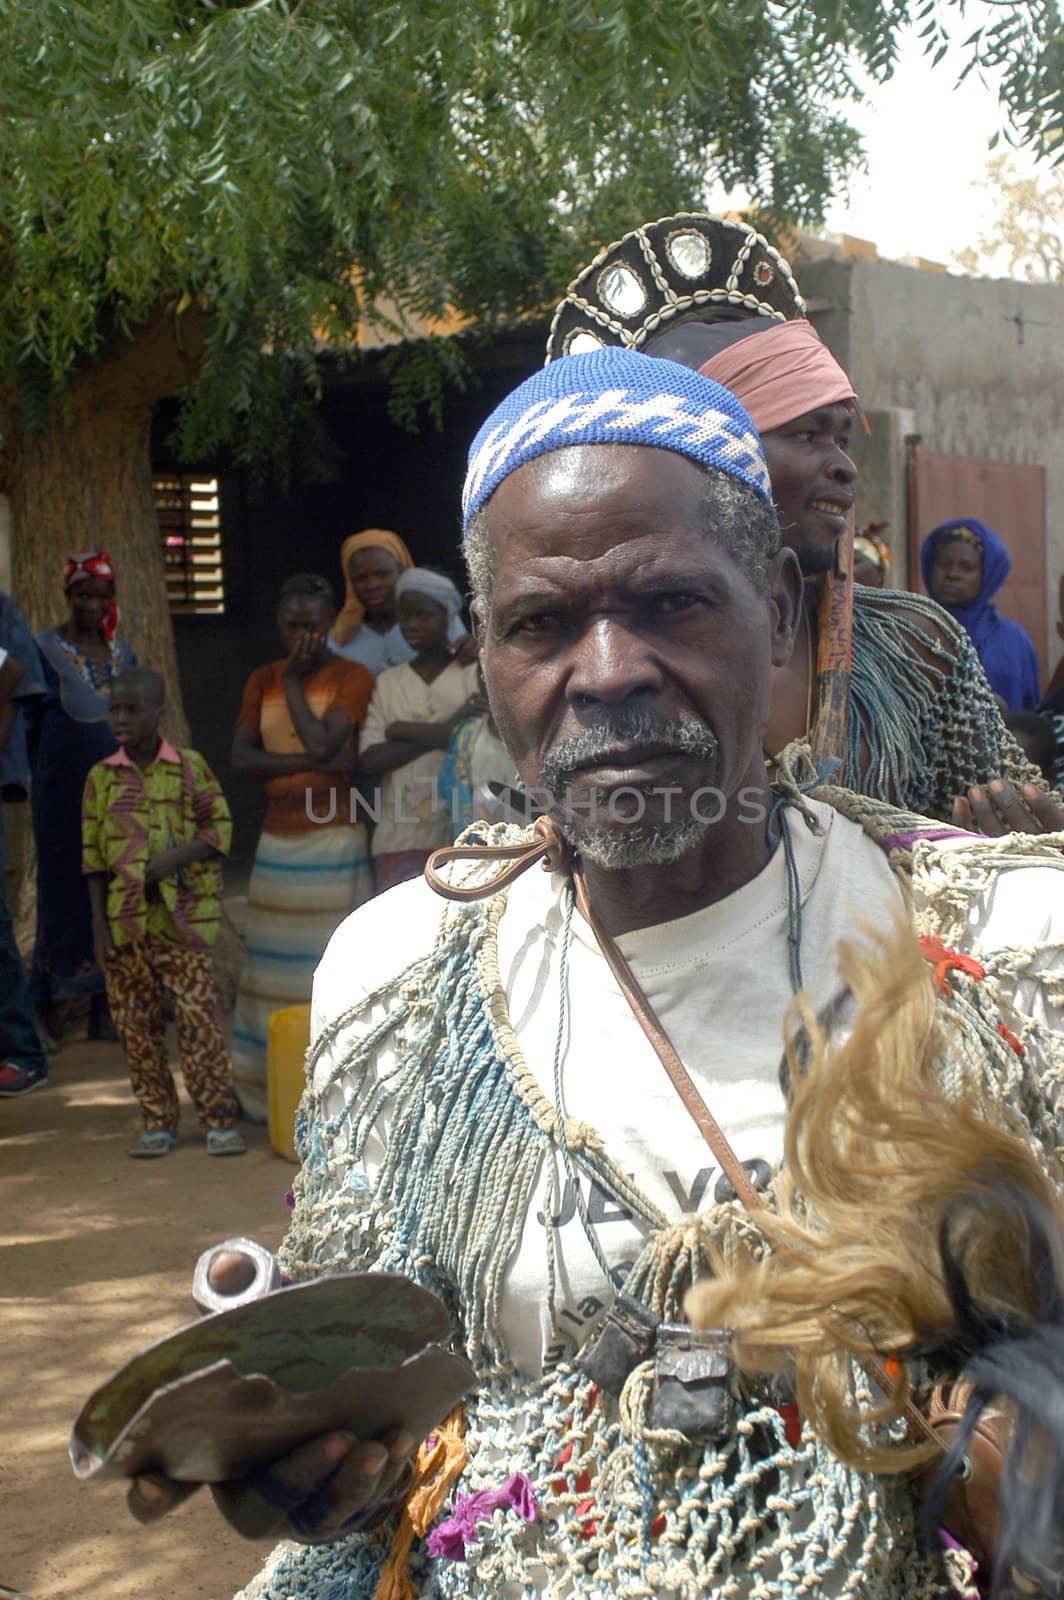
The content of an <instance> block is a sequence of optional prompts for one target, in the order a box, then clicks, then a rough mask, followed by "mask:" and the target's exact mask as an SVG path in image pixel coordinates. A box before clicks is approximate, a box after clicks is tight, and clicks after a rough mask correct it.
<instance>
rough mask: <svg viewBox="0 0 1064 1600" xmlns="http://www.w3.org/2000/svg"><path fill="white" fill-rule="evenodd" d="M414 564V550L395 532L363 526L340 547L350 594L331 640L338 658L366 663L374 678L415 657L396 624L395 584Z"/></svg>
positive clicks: (336, 622)
mask: <svg viewBox="0 0 1064 1600" xmlns="http://www.w3.org/2000/svg"><path fill="white" fill-rule="evenodd" d="M413 565H414V561H413V557H412V556H411V554H410V551H409V550H408V549H407V547H406V545H405V544H404V543H403V541H402V539H400V537H399V535H398V534H397V533H392V532H391V530H390V529H389V528H363V529H362V531H361V533H352V534H351V535H350V536H349V537H348V538H346V539H345V540H344V542H343V544H342V545H341V546H340V570H341V572H342V573H343V577H344V589H345V591H346V592H345V598H344V604H343V608H342V610H341V611H340V613H339V615H338V616H337V618H336V621H335V623H334V624H333V629H332V633H331V634H330V635H329V642H330V644H331V645H332V648H333V650H334V651H335V652H336V654H337V655H341V656H344V657H346V659H347V660H348V661H360V662H361V663H362V665H363V666H364V667H368V668H369V670H370V672H372V673H373V676H374V677H376V676H377V674H378V673H380V672H383V671H384V668H385V667H397V666H399V665H401V664H402V662H404V661H409V659H410V651H409V647H408V646H407V644H406V641H405V640H404V638H403V636H402V634H401V633H400V632H399V628H398V626H397V624H396V611H395V586H396V584H397V583H398V581H399V574H400V573H401V572H406V571H407V570H408V569H409V568H410V567H412V566H413Z"/></svg>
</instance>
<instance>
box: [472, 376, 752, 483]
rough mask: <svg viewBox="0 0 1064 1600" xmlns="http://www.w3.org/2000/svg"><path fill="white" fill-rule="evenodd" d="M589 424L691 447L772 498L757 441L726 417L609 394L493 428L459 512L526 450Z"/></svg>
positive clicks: (541, 409)
mask: <svg viewBox="0 0 1064 1600" xmlns="http://www.w3.org/2000/svg"><path fill="white" fill-rule="evenodd" d="M593 423H598V424H599V425H600V427H601V428H602V429H603V431H604V432H615V433H627V434H629V435H634V436H635V437H632V439H631V442H632V443H633V444H650V445H652V444H658V443H660V442H663V440H664V438H666V437H671V438H673V439H675V441H676V443H677V444H684V445H689V446H693V447H694V451H695V452H697V454H696V459H697V460H700V461H702V462H703V463H704V465H706V466H713V465H714V458H716V461H717V463H718V464H719V465H720V466H721V468H722V469H723V470H724V471H727V470H728V467H729V466H731V467H733V468H737V469H738V470H739V472H741V473H742V474H743V475H744V476H745V477H747V478H748V479H750V480H751V481H752V482H754V483H756V484H757V485H758V486H759V487H760V489H761V490H762V492H763V493H764V494H765V495H766V497H767V496H768V495H769V494H770V487H769V478H768V472H767V470H766V468H765V463H764V458H763V457H762V455H761V441H760V439H759V438H758V435H757V434H756V433H754V432H752V431H751V430H750V429H746V428H741V427H740V426H739V424H738V423H737V422H736V421H735V419H734V417H730V416H729V415H728V413H727V412H726V411H718V410H717V408H716V407H715V406H708V407H707V408H706V409H705V410H704V411H689V410H688V409H687V407H686V404H685V402H684V400H683V399H682V397H681V396H679V395H672V394H655V395H652V396H650V397H649V398H647V399H638V398H635V397H633V394H632V391H631V390H630V389H607V390H605V391H604V392H603V393H602V394H599V395H595V396H593V397H592V398H591V399H585V398H584V396H583V395H580V394H567V395H562V396H561V397H560V398H559V399H557V400H536V401H534V402H533V404H532V405H530V406H529V407H528V408H527V410H525V411H522V413H521V414H520V416H518V417H515V418H514V419H513V420H512V421H511V422H505V423H500V424H499V425H498V427H496V428H493V429H492V431H491V432H490V433H489V434H488V436H487V438H486V439H485V440H484V442H483V443H482V444H481V446H480V448H479V450H478V451H477V453H476V455H475V456H473V457H472V459H471V460H470V463H469V470H468V472H467V473H466V481H465V487H464V489H463V492H462V505H463V508H464V509H468V507H469V506H470V505H471V504H472V502H473V501H474V500H475V499H477V498H478V496H479V494H480V491H481V488H482V486H483V484H484V483H485V481H486V480H487V479H489V478H493V477H496V476H497V475H500V474H502V472H503V469H504V468H506V467H507V465H508V463H510V462H511V461H513V460H514V458H515V457H519V456H520V455H522V454H523V453H524V451H525V450H527V449H528V448H529V446H532V445H537V444H541V443H542V442H543V440H544V439H547V438H550V437H551V436H557V437H559V438H564V437H565V436H566V435H571V434H576V433H582V432H583V431H584V430H585V429H586V428H588V427H589V426H590V425H591V424H593ZM586 442H593V441H586ZM700 445H701V446H702V447H703V448H702V449H701V450H699V449H698V446H700ZM707 446H708V448H706V447H707ZM693 453H694V452H693Z"/></svg>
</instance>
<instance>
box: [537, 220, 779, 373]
mask: <svg viewBox="0 0 1064 1600" xmlns="http://www.w3.org/2000/svg"><path fill="white" fill-rule="evenodd" d="M805 309H806V308H805V301H804V300H803V299H802V297H801V294H800V293H799V290H798V284H797V282H796V280H795V276H794V273H793V272H792V271H791V269H790V267H789V266H788V264H787V262H786V261H785V260H784V258H783V257H782V256H781V255H780V253H779V251H778V250H776V249H774V248H773V246H772V245H770V244H769V242H768V240H767V239H765V238H764V236H763V235H762V234H760V233H758V232H756V230H755V229H753V228H751V227H750V226H749V225H748V224H747V223H745V222H738V221H730V220H727V219H725V218H724V217H711V216H707V215H704V214H702V213H701V212H694V211H690V212H681V213H680V214H679V215H677V216H674V217H662V218H660V219H659V220H658V221H657V222H648V223H646V224H644V226H643V227H641V228H633V230H632V232H631V233H626V234H625V235H624V238H623V239H618V240H617V241H616V242H615V243H614V244H611V245H607V246H606V248H605V249H604V250H600V251H599V253H598V255H597V256H596V257H595V259H594V261H592V262H591V264H590V266H587V267H585V268H584V270H583V271H582V272H581V273H579V274H578V276H577V277H575V278H574V279H573V281H572V283H571V284H570V285H569V287H568V289H567V290H566V293H565V298H564V300H562V302H561V304H560V305H559V306H558V309H557V310H556V311H555V313H554V320H553V321H552V323H551V328H550V335H549V337H548V339H547V360H548V361H554V360H556V359H557V358H558V357H559V356H568V355H580V354H583V353H585V352H587V351H590V350H597V349H599V348H600V347H601V346H603V345H617V344H620V345H625V346H627V348H628V349H630V350H644V349H646V347H647V345H648V343H649V342H650V341H652V340H654V339H655V337H656V336H657V335H659V334H661V333H663V332H664V331H665V330H666V329H667V328H669V327H670V326H673V327H675V326H678V325H679V324H681V323H684V322H693V321H697V322H718V321H720V322H724V321H733V320H745V319H746V318H748V317H770V318H772V319H773V321H776V322H788V321H790V320H792V319H793V318H795V317H803V316H804V315H805ZM661 353H662V354H665V353H666V352H665V351H662V352H661Z"/></svg>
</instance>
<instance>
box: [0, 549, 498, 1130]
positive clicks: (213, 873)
mask: <svg viewBox="0 0 1064 1600" xmlns="http://www.w3.org/2000/svg"><path fill="white" fill-rule="evenodd" d="M341 563H342V571H343V578H344V586H345V599H344V604H343V607H342V609H341V610H340V612H339V614H337V611H336V606H335V601H334V595H333V589H332V585H331V584H330V583H329V581H328V580H327V579H326V578H324V577H321V576H318V575H317V574H313V573H297V574H295V575H294V576H293V577H291V578H290V579H289V580H288V581H287V582H286V583H285V584H284V585H283V586H282V589H281V593H280V596H279V599H278V608H277V626H278V632H279V636H280V649H281V654H280V656H279V658H278V659H276V660H274V661H271V662H269V663H267V664H266V665H264V666H262V667H260V668H258V669H257V670H256V671H255V672H253V673H252V675H251V677H250V678H249V680H248V682H247V684H246V685H245V687H244V692H243V696H242V699H241V703H240V709H239V713H238V716H237V723H236V729H235V732H234V736H233V745H232V756H231V766H232V769H233V771H234V772H239V773H244V774H247V775H250V776H252V777H254V778H256V779H258V780H260V781H261V782H262V784H263V788H264V790H265V800H266V809H265V816H264V819H263V825H262V832H261V835H260V838H259V841H258V845H257V848H256V852H255V860H254V865H253V868H252V872H251V879H250V882H249V885H248V897H247V922H246V933H245V949H244V958H243V969H242V972H241V976H240V982H239V987H238V991H237V996H236V1006H235V1014H234V1017H233V1028H232V1043H231V1048H230V1049H229V1050H227V1048H226V1045H225V1042H224V1039H223V1035H222V1032H221V1028H220V1025H219V1019H218V1014H217V1010H218V1008H217V994H216V987H215V983H214V977H213V970H212V964H211V949H212V945H213V943H214V941H215V939H216V937H217V934H218V930H219V926H220V922H221V917H222V875H221V863H222V860H223V859H224V857H225V855H226V854H227V853H228V849H229V844H230V839H231V833H232V823H231V818H230V814H229V808H228V806H227V804H226V800H225V796H224V792H223V789H222V787H221V785H220V784H219V783H218V781H217V779H216V778H215V776H214V774H213V773H212V772H211V771H210V768H209V767H208V766H207V763H206V762H205V761H204V760H203V758H202V756H201V755H199V754H198V753H197V752H196V751H195V750H191V749H177V748H175V747H174V746H173V745H172V744H171V743H170V742H169V741H168V740H167V739H166V738H165V737H163V735H162V733H161V731H160V729H161V723H162V721H163V717H164V699H165V685H164V683H163V681H162V679H161V678H160V677H159V675H158V674H157V673H156V672H154V671H153V670H151V669H150V668H149V667H142V666H140V665H139V664H138V663H137V661H136V658H135V656H134V653H133V650H132V648H131V647H130V645H129V644H128V642H127V641H126V640H125V639H124V638H123V637H122V635H121V632H120V628H119V612H118V607H117V603H116V584H117V580H116V573H115V570H114V566H113V564H112V562H111V559H110V557H109V555H108V553H107V552H106V551H105V550H96V551H92V552H88V553H85V554H81V555H76V556H72V557H71V558H70V560H69V561H68V562H67V565H66V569H65V572H64V575H63V588H64V593H65V596H66V603H67V615H66V617H65V618H64V619H63V621H61V622H60V623H58V624H57V625H56V626H55V627H52V628H47V629H45V630H44V631H43V632H42V633H40V634H39V635H38V636H37V638H36V640H35V639H34V638H33V637H32V635H31V633H30V631H29V629H28V627H27V626H26V623H25V620H24V619H23V617H22V614H21V612H20V611H19V608H18V606H17V605H16V603H15V602H14V600H12V599H11V598H10V597H9V596H3V597H2V600H0V645H2V647H3V652H4V659H3V663H2V665H0V706H2V711H3V718H2V720H0V748H2V756H0V763H2V764H0V781H2V782H3V784H4V792H5V795H6V796H7V797H8V798H24V797H25V796H26V794H27V793H28V794H29V795H30V800H31V809H32V820H33V829H34V835H35V840H36V844H37V924H36V936H35V940H34V954H33V964H32V972H31V975H30V978H29V980H28V982H27V978H26V975H25V971H24V968H23V965H22V962H21V959H20V957H19V954H18V950H17V948H16V945H15V938H14V929H13V925H12V919H11V915H10V911H9V909H8V908H7V907H6V905H3V906H0V962H2V966H3V974H2V975H3V1000H2V1005H0V1095H3V1096H6V1097H9V1098H11V1097H15V1096H17V1095H20V1094H25V1093H28V1092H30V1091H31V1090H33V1089H36V1088H39V1087H41V1086H42V1085H43V1084H44V1083H46V1081H47V1063H46V1053H48V1052H51V1051H54V1050H55V1049H57V1048H58V1047H59V1045H60V1043H61V1041H62V1038H63V1035H64V1033H65V1032H67V1031H68V1030H69V1028H70V1027H71V1024H72V1020H73V1019H74V1018H75V1017H80V1016H82V1015H84V1014H85V1013H86V1011H87V1026H88V1034H89V1037H90V1038H94V1039H100V1038H115V1037H117V1038H118V1039H119V1040H120V1041H121V1043H122V1045H123V1048H124V1050H125V1054H126V1058H127V1062H128V1064H129V1068H130V1075H131V1079H132V1083H133V1088H134V1092H135V1094H136V1097H137V1100H138V1102H139V1104H140V1108H141V1112H142V1120H143V1130H142V1133H141V1135H140V1137H139V1139H138V1141H137V1143H136V1144H135V1146H134V1147H133V1150H132V1151H131V1153H132V1154H134V1155H137V1156H159V1155H165V1154H166V1153H167V1152H168V1150H170V1149H172V1148H173V1146H174V1144H175V1142H176V1134H177V1120H178V1104H177V1098H176V1094H175V1091H174V1085H173V1078H172V1074H171V1073H170V1070H169V1066H168V1064H167V1058H166V1046H165V1036H164V1021H165V1016H166V1012H167V1010H169V1012H170V1013H171V1014H172V1016H173V1018H174V1021H175V1024H176V1029H177V1036H178V1046H179V1050H180V1054H181V1062H182V1069H183V1072H184V1075H185V1079H186V1084H187V1087H188V1089H189V1093H190V1095H191V1097H192V1099H193V1101H194V1103H195V1106H196V1110H197V1112H198V1114H199V1117H200V1121H201V1123H202V1124H203V1126H204V1129H205V1130H206V1137H207V1148H208V1150H209V1151H210V1152H211V1153H212V1154H215V1155H228V1154H237V1153H239V1152H240V1151H241V1150H242V1149H243V1148H244V1145H243V1141H242V1139H241V1137H240V1134H239V1132H238V1130H237V1129H236V1127H235V1123H236V1122H237V1121H238V1119H239V1117H240V1116H241V1114H243V1115H244V1116H247V1117H249V1118H251V1119H252V1120H264V1118H265V1114H266V1049H267V1022H268V1018H269V1015H270V1013H271V1012H273V1011H276V1010H279V1009H281V1008H284V1007H286V1006H290V1005H293V1004H299V1003H305V1002H306V1001H307V1000H308V999H309V996H310V988H311V979H312V976H313V972H314V968H315V966H316V965H317V962H318V960H319V959H320V957H321V954H322V952H323V950H324V948H325V945H326V943H327V942H328V939H329V936H330V935H331V933H332V932H333V930H334V928H335V927H336V926H337V924H338V923H339V922H340V921H341V920H342V919H343V917H344V916H345V915H346V914H347V913H348V912H349V911H350V910H352V909H353V908H354V907H355V906H357V905H359V904H361V903H362V901H364V900H366V899H368V898H369V896H370V895H372V894H373V893H374V892H376V891H377V890H380V889H384V888H387V887H390V886H391V885H392V884H395V883H398V882H401V881H402V880H403V879H404V878H406V877H410V876H413V875H415V874H416V873H418V872H420V871H421V869H422V867H423V865H424V863H425V861H426V859H427V857H428V855H429V854H430V853H431V851H432V850H434V849H436V848H437V847H438V846H440V845H443V844H447V843H449V842H450V840H451V839H452V837H454V835H455V834H456V833H457V832H458V831H460V829H461V828H462V827H463V826H464V825H465V824H466V823H467V822H468V821H470V820H472V817H473V815H474V811H475V810H477V809H479V808H478V807H476V806H475V804H474V800H473V796H474V794H475V793H476V792H477V790H478V789H482V788H483V785H484V784H486V783H487V782H489V781H492V780H497V781H503V782H505V781H506V780H507V779H508V778H509V776H510V770H511V769H510V763H509V760H508V757H507V756H506V752H505V750H504V749H503V747H502V745H501V743H500V741H499V740H498V738H497V737H496V735H495V732H494V729H493V727H492V725H491V721H490V717H489V715H488V711H487V705H486V702H485V700H484V698H483V695H482V689H481V684H480V680H479V672H478V667H477V657H476V648H475V645H474V643H473V641H472V639H471V637H470V635H469V632H468V629H467V627H466V625H465V623H464V622H463V620H462V597H461V595H460V594H459V592H458V590H457V588H456V587H455V585H454V584H453V583H452V582H451V580H450V579H449V578H447V577H445V576H444V575H443V574H441V573H439V572H435V571H431V570H428V569H424V568H416V567H415V566H414V564H413V561H412V558H411V556H410V553H409V551H408V550H407V547H406V545H405V544H404V542H403V541H402V540H401V539H400V538H399V537H398V536H397V535H396V534H394V533H391V532H390V531H388V530H385V529H366V530H364V531H363V532H362V533H359V534H355V535H353V536H352V537H351V538H350V539H348V540H346V541H345V543H344V545H343V547H342V551H341Z"/></svg>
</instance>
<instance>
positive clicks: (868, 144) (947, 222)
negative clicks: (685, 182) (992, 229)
mask: <svg viewBox="0 0 1064 1600" xmlns="http://www.w3.org/2000/svg"><path fill="white" fill-rule="evenodd" d="M985 9H987V7H986V6H985V4H983V3H982V0H973V3H972V4H971V5H970V6H969V8H968V12H967V16H966V18H965V21H966V24H967V26H966V28H964V29H962V28H960V26H959V23H958V24H957V25H956V26H957V31H958V36H959V37H960V38H963V37H965V36H966V34H967V33H969V32H971V29H972V26H973V24H974V22H975V21H976V20H978V13H979V11H980V10H985ZM965 59H966V57H965V55H964V52H963V51H961V50H959V49H956V48H955V49H953V50H951V51H950V53H949V54H948V55H947V56H945V57H944V59H943V60H942V61H941V62H940V63H939V65H938V66H937V67H932V66H931V59H930V57H927V56H924V55H923V54H922V53H921V50H920V47H919V43H918V41H917V40H916V39H915V37H913V36H910V37H909V38H907V39H906V41H905V42H904V44H903V46H902V51H901V56H900V61H899V65H898V67H897V69H896V71H895V74H894V76H893V78H892V79H891V80H890V81H889V82H888V83H886V84H882V85H871V87H870V88H869V90H868V99H867V100H866V101H864V102H863V103H861V104H858V105H851V106H848V107H847V108H846V111H845V115H846V116H847V119H848V120H849V121H850V122H852V123H853V125H854V126H855V127H856V128H857V129H858V130H859V132H860V133H861V135H862V137H863V141H864V146H865V153H866V156H867V159H868V170H867V172H859V173H856V174H855V176H854V181H853V184H852V185H851V190H850V194H849V196H840V197H838V198H837V199H836V200H835V201H834V202H833V203H832V204H831V206H830V207H829V209H828V212H827V216H826V219H825V232H829V233H849V234H855V235H857V236H858V237H859V238H862V239H870V240H872V242H873V243H874V244H875V245H876V247H877V249H878V250H879V254H880V255H881V256H884V257H887V258H889V259H892V260H898V259H900V258H901V257H902V256H907V255H913V256H923V257H924V258H926V259H928V260H931V261H938V262H941V263H942V264H943V265H945V266H952V265H954V262H953V257H954V255H955V254H956V252H957V251H959V250H963V249H964V248H965V247H966V246H968V245H974V244H976V243H977V240H978V235H979V233H980V232H981V231H982V230H983V229H984V228H985V227H986V226H987V225H988V224H989V223H990V222H991V220H992V218H993V214H994V205H993V200H992V198H991V196H989V195H988V194H986V193H985V192H984V191H983V190H982V189H980V188H979V186H978V180H979V179H980V178H982V177H983V176H984V174H985V171H986V164H987V161H988V159H989V157H990V154H991V151H990V150H989V148H988V145H989V141H990V139H991V137H992V136H993V134H994V133H995V132H998V131H999V130H1001V129H1003V126H1004V118H1003V114H1002V111H1001V108H1000V104H999V101H998V98H997V93H996V91H995V89H994V87H993V85H990V84H987V83H984V82H981V81H980V80H979V78H978V77H977V76H976V74H975V73H974V72H973V73H971V74H970V75H969V77H968V78H967V79H966V80H965V82H964V83H963V84H962V85H961V86H960V87H959V88H958V87H956V81H957V78H958V76H959V73H960V69H961V66H962V65H963V63H964V61H965ZM1017 159H1018V162H1019V163H1020V165H1021V166H1022V167H1024V168H1025V169H1026V170H1031V169H1033V167H1034V161H1033V159H1032V158H1031V157H1030V156H1029V155H1028V154H1026V153H1025V152H1024V151H1022V150H1020V151H1019V152H1018V154H1017ZM717 198H718V197H716V196H715V197H714V199H717ZM736 199H737V197H734V196H729V197H728V200H730V202H731V203H733V204H734V203H736Z"/></svg>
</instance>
